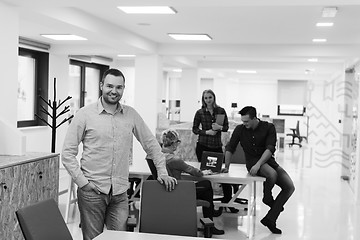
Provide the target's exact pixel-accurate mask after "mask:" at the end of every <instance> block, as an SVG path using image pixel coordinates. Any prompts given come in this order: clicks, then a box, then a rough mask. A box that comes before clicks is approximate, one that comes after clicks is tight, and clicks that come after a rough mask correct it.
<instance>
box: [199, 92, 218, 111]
mask: <svg viewBox="0 0 360 240" xmlns="http://www.w3.org/2000/svg"><path fill="white" fill-rule="evenodd" d="M206 93H210V94H211V95H212V96H213V98H214V103H213V108H216V107H219V105H217V104H216V96H215V93H214V92H213V90H211V89H206V90H204V91H203V93H202V97H201V102H202V106H201V107H202V108H206V106H207V105H206V102H205V100H204V95H205V94H206Z"/></svg>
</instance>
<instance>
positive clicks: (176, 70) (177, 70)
mask: <svg viewBox="0 0 360 240" xmlns="http://www.w3.org/2000/svg"><path fill="white" fill-rule="evenodd" d="M173 72H178V73H181V72H182V69H180V68H175V69H173Z"/></svg>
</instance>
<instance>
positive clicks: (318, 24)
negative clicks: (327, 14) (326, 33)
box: [316, 22, 334, 27]
mask: <svg viewBox="0 0 360 240" xmlns="http://www.w3.org/2000/svg"><path fill="white" fill-rule="evenodd" d="M316 26H317V27H332V26H334V23H332V22H319V23H316Z"/></svg>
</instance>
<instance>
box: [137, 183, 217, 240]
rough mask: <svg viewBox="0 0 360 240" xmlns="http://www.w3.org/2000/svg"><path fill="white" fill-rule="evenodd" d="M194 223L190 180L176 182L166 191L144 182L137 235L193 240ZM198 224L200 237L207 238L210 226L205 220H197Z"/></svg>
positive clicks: (194, 210) (195, 214) (154, 184)
mask: <svg viewBox="0 0 360 240" xmlns="http://www.w3.org/2000/svg"><path fill="white" fill-rule="evenodd" d="M197 220H198V218H197V211H196V190H195V183H194V182H193V181H184V180H179V181H178V184H177V185H176V187H175V189H174V190H172V191H170V192H169V191H166V189H165V187H164V186H163V185H162V184H160V183H159V182H158V181H156V180H146V181H144V183H143V186H142V189H141V201H140V219H139V232H146V233H157V234H170V235H180V236H193V237H197V236H198V233H197V231H198V228H197ZM200 222H201V223H202V224H203V225H204V237H206V238H209V237H211V236H212V233H211V228H212V227H213V226H214V223H213V222H212V221H211V220H210V219H208V218H201V219H200Z"/></svg>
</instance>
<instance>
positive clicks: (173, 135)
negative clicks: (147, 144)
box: [161, 129, 180, 147]
mask: <svg viewBox="0 0 360 240" xmlns="http://www.w3.org/2000/svg"><path fill="white" fill-rule="evenodd" d="M179 141H180V140H179V134H178V133H177V132H176V131H175V130H174V129H167V130H165V131H163V132H162V133H161V142H162V144H163V146H164V147H169V146H171V145H173V144H174V143H176V142H179Z"/></svg>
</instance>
